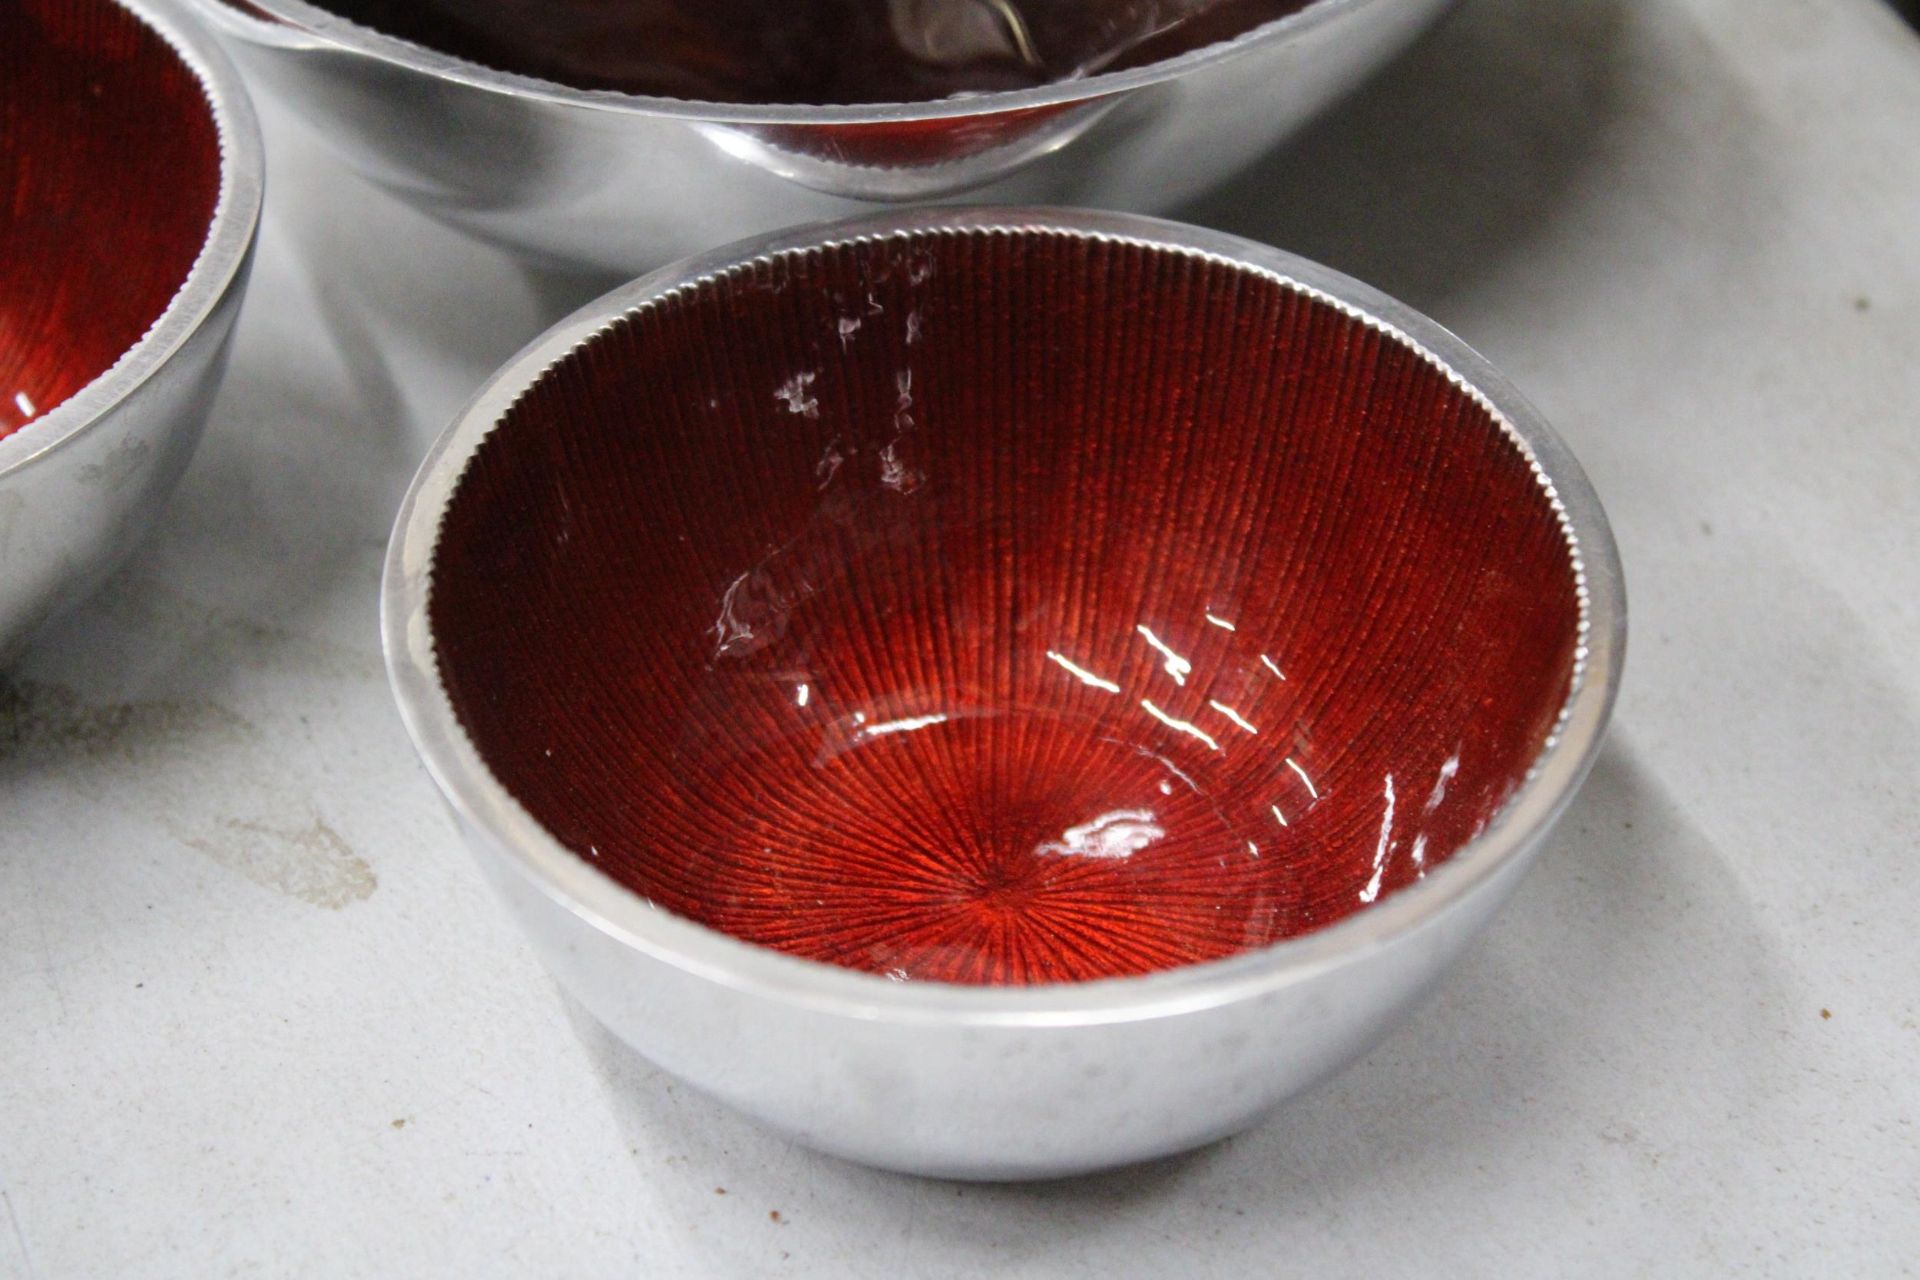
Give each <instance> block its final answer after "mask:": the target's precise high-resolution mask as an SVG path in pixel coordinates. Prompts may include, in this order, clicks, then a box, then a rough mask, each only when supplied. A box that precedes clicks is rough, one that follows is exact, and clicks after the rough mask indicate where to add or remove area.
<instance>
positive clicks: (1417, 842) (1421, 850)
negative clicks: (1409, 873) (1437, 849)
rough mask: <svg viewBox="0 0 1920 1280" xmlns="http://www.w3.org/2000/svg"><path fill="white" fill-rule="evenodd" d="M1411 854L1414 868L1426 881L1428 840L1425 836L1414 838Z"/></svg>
mask: <svg viewBox="0 0 1920 1280" xmlns="http://www.w3.org/2000/svg"><path fill="white" fill-rule="evenodd" d="M1411 854H1412V857H1413V865H1414V867H1415V868H1417V869H1418V872H1419V875H1420V876H1421V878H1422V879H1424V878H1425V877H1426V874H1427V838H1426V837H1425V836H1424V835H1421V836H1416V837H1414V841H1413V849H1412V851H1411Z"/></svg>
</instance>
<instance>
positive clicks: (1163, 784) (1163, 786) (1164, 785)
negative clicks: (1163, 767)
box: [1160, 778, 1173, 796]
mask: <svg viewBox="0 0 1920 1280" xmlns="http://www.w3.org/2000/svg"><path fill="white" fill-rule="evenodd" d="M1160 794H1161V795H1163V796H1170V795H1172V794H1173V784H1172V783H1171V782H1168V781H1167V780H1166V779H1165V778H1162V779H1160Z"/></svg>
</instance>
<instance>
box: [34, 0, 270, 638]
mask: <svg viewBox="0 0 1920 1280" xmlns="http://www.w3.org/2000/svg"><path fill="white" fill-rule="evenodd" d="M0 171H3V172H4V182H3V183H0V186H4V189H5V190H7V191H8V192H9V193H10V198H9V199H8V200H7V201H5V202H4V203H0V244H4V245H5V246H6V252H5V253H4V254H3V255H0V657H4V656H5V655H6V654H7V653H8V652H10V651H11V650H12V649H13V648H14V647H16V646H17V645H18V644H19V643H21V642H22V641H24V639H25V638H26V636H27V635H28V633H29V632H30V631H32V630H33V629H34V628H35V627H36V626H37V625H38V624H39V623H40V622H41V621H43V620H45V619H46V618H47V617H49V616H51V615H53V614H55V613H57V612H59V611H60V610H61V609H62V608H64V607H66V606H67V605H70V604H72V603H74V602H75V601H77V600H78V599H79V598H80V597H81V596H83V595H84V594H86V592H87V591H89V590H91V589H92V587H93V586H95V585H97V583H98V582H99V581H100V579H102V578H103V577H104V576H105V575H106V573H107V572H108V571H110V570H111V569H112V568H113V566H114V565H115V564H117V563H118V561H119V560H120V559H121V558H122V557H123V556H124V555H125V553H126V552H127V551H128V550H130V549H131V547H132V545H133V543H134V542H135V541H136V540H137V539H138V537H139V536H140V535H141V534H142V533H143V532H144V530H145V528H146V527H147V526H148V525H149V524H150V523H151V521H152V519H153V518H154V516H155V515H157V513H158V509H159V507H160V506H161V504H162V503H163V502H164V501H165V499H166V497H167V495H168V494H169V493H170V492H171V491H172V489H173V487H174V485H175V484H176V483H177V481H178V479H179V477H180V474H181V472H182V470H184V468H185V465H186V462H187V460H188V458H189V457H190V456H191V454H192V450H193V446H194V443H195V442H196V440H197V438H198V435H199V432H200V428H201V425H202V420H203V417H204V413H205V409H206V405H207V402H208V400H210V398H211V396H212V391H213V387H214V385H215V383H216V382H217V380H218V376H219V372H220V366H221V363H222V357H223V354H224V350H225V343H226V339H227V336H228V333H229V331H230V330H231V327H232V321H233V316H234V312H235V311H236V310H237V306H238V299H239V294H240V292H241V289H242V287H243V284H244V279H245V275H246V267H247V262H248V258H249V255H250V252H251V247H252V244H253V236H254V228H255V223H256V221H257V219H258V214H259V207H260V185H261V175H262V160H261V155H260V144H259V139H258V135H257V130H256V128H255V125H254V120H253V115H252V111H251V108H250V107H249V106H248V104H247V101H246V98H245V94H244V91H243V90H242V89H241V88H240V86H239V82H238V78H237V76H236V75H235V74H234V72H233V70H232V68H231V67H230V66H228V64H227V63H226V61H225V59H224V57H222V55H221V54H220V52H219V51H218V49H216V48H214V47H213V46H212V44H211V43H210V42H209V41H207V40H206V38H205V37H203V36H201V35H199V34H198V33H197V32H196V31H195V30H194V29H193V28H192V26H191V25H190V24H188V23H186V22H184V21H183V20H182V19H181V18H180V16H179V15H178V13H177V12H176V11H174V10H173V9H172V8H171V7H170V6H169V5H167V4H165V3H160V2H156V0H137V2H134V0H129V2H126V3H120V2H116V0H18V2H17V3H13V4H9V5H7V6H6V7H5V8H4V10H0Z"/></svg>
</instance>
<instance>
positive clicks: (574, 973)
mask: <svg viewBox="0 0 1920 1280" xmlns="http://www.w3.org/2000/svg"><path fill="white" fill-rule="evenodd" d="M457 817H458V815H456V818H457ZM461 825H462V829H463V834H464V835H465V837H466V839H467V841H468V844H469V845H470V846H471V847H472V848H473V850H474V851H475V853H476V855H477V857H478V860H479V862H480V865H481V867H482V869H483V870H484V871H485V872H486V874H487V876H488V878H489V880H490V881H491V882H492V883H493V885H494V887H495V888H496V889H497V890H498V891H499V892H500V894H501V895H502V897H503V898H504V899H505V900H506V902H507V904H508V906H509V908H510V909H511V910H512V912H513V914H514V916H515V917H516V918H517V919H518V920H519V922H520V924H521V925H522V927H524V928H525V929H526V931H527V934H528V936H529V937H530V938H531V939H532V940H533V944H534V947H535V949H536V951H537V952H538V953H539V955H540V957H541V959H542V960H543V961H544V962H545V964H546V965H547V967H548V969H549V970H550V971H551V972H552V973H553V975H554V976H555V978H556V979H558V981H559V982H560V984H561V986H562V987H564V988H565V989H566V990H567V991H568V992H569V993H570V994H571V995H572V996H573V997H574V998H576V999H577V1000H579V1002H580V1003H581V1004H582V1005H583V1006H585V1007H586V1009H587V1010H588V1011H589V1012H591V1013H592V1014H593V1015H594V1016H595V1017H596V1018H598V1019H599V1020H600V1021H601V1022H602V1023H603V1024H605V1025H606V1027H607V1028H608V1029H609V1030H610V1031H612V1032H613V1033H614V1034H615V1035H616V1036H617V1037H619V1038H620V1039H621V1040H622V1041H624V1042H625V1043H626V1044H628V1045H630V1046H631V1047H632V1048H634V1049H636V1050H638V1051H639V1052H640V1053H641V1054H642V1055H643V1056H645V1057H646V1058H647V1059H648V1060H650V1061H651V1062H653V1063H654V1064H655V1065H656V1066H658V1067H660V1068H661V1069H663V1070H665V1071H667V1072H669V1073H670V1074H672V1075H674V1076H676V1077H677V1078H679V1079H680V1080H683V1081H685V1082H686V1083H687V1084H689V1085H691V1086H693V1087H694V1088H697V1089H699V1090H701V1091H702V1092H704V1093H707V1094H709V1095H710V1096H712V1097H714V1098H716V1099H718V1100H720V1101H721V1102H724V1103H726V1104H727V1105H729V1106H731V1107H733V1108H735V1109H736V1110H739V1111H741V1112H743V1113H745V1114H746V1115H748V1116H750V1117H752V1118H753V1119H755V1120H757V1121H759V1122H760V1123H762V1124H765V1125H767V1126H768V1127H770V1128H772V1129H774V1130H777V1131H779V1132H781V1133H783V1134H785V1135H787V1136H789V1137H791V1138H793V1139H794V1140H796V1141H798V1142H800V1143H801V1144H803V1145H805V1146H809V1147H813V1148H815V1149H818V1150H822V1151H826V1152H829V1153H831V1154H833V1155H837V1156H841V1157H844V1158H846V1159H849V1160H854V1161H857V1162H859V1163H861V1164H867V1165H873V1166H875V1167H878V1168H883V1169H891V1170H896V1171H899V1172H902V1173H912V1174H920V1175H924V1176H929V1177H940V1178H958V1179H967V1180H979V1181H1007V1180H1024V1179H1040V1178H1054V1177H1063V1176H1068V1175H1074V1174H1084V1173H1092V1172H1096V1171H1099V1170H1102V1169H1109V1168H1115V1167H1118V1166H1121V1165H1126V1164H1131V1163H1135V1162H1138V1161H1142V1160H1150V1159H1153V1158H1156V1157H1160V1156H1167V1155H1172V1154H1175V1153H1177V1152H1181V1151H1186V1150H1189V1149H1191V1148H1194V1147H1198V1146H1201V1145H1204V1144H1206V1143H1208V1142H1212V1141H1214V1140H1216V1139H1219V1138H1223V1137H1226V1136H1228V1135H1229V1134H1233V1133H1237V1132H1239V1131H1241V1130H1243V1129H1245V1128H1247V1127H1248V1126H1250V1125H1252V1124H1254V1123H1256V1122H1257V1121H1259V1120H1260V1119H1261V1118H1262V1117H1264V1116H1265V1115H1266V1114H1267V1113H1268V1112H1270V1111H1271V1110H1273V1108H1275V1107H1277V1106H1278V1105H1280V1104H1281V1103H1283V1102H1285V1101H1286V1100H1287V1099H1288V1098H1290V1097H1292V1096H1294V1095H1295V1094H1298V1093H1300V1092H1301V1091H1303V1090H1305V1089H1307V1088H1310V1087H1311V1086H1313V1085H1314V1084H1316V1083H1318V1082H1319V1081H1321V1080H1323V1079H1325V1078H1326V1077H1328V1076H1330V1075H1332V1074H1333V1073H1335V1072H1337V1071H1338V1070H1340V1069H1341V1068H1342V1067H1344V1066H1346V1065H1348V1064H1349V1063H1351V1062H1352V1061H1354V1060H1355V1059H1356V1058H1358V1057H1359V1056H1360V1055H1361V1054H1363V1053H1365V1052H1366V1051H1367V1050H1368V1049H1369V1048H1371V1047H1372V1046H1373V1045H1374V1044H1375V1043H1376V1042H1378V1041H1379V1040H1380V1039H1381V1038H1382V1037H1383V1036H1385V1035H1386V1034H1387V1033H1388V1032H1389V1031H1391V1030H1392V1029H1393V1028H1394V1027H1395V1026H1396V1025H1398V1024H1399V1023H1400V1022H1402V1021H1403V1020H1404V1019H1405V1017H1406V1016H1407V1014H1408V1013H1410V1012H1411V1011H1412V1009H1413V1008H1414V1007H1415V1006H1416V1005H1417V1004H1418V1003H1419V1002H1420V1000H1421V999H1422V998H1423V997H1424V996H1425V995H1426V994H1427V993H1428V992H1429V991H1431V990H1432V989H1433V987H1434V985H1435V983H1436V982H1437V980H1438V979H1439V978H1440V976H1441V974H1442V973H1443V972H1444V971H1445V970H1446V969H1447V967H1448V966H1449V965H1450V964H1452V962H1453V961H1454V960H1455V958H1456V957H1457V956H1458V955H1459V954H1460V952H1461V951H1462V950H1463V949H1464V948H1465V947H1466V945H1467V943H1468V942H1470V941H1471V940H1472V939H1473V937H1474V936H1475V935H1476V934H1478V933H1479V932H1480V930H1481V929H1482V928H1484V927H1485V926H1486V924H1487V923H1488V922H1489V921H1490V920H1491V919H1492V918H1493V916H1494V915H1495V914H1496V913H1497V912H1498V910H1499V909H1500V907H1501V905H1502V904H1503V903H1504V902H1505V901H1506V900H1507V899H1508V898H1509V897H1510V896H1511V895H1512V892H1513V890H1514V888H1515V887H1516V886H1517V885H1518V884H1519V882H1520V879H1521V878H1522V876H1524V875H1525V873H1526V870H1527V867H1528V866H1529V865H1530V864H1531V863H1532V861H1533V859H1534V857H1535V856H1536V854H1537V851H1538V843H1537V842H1536V844H1535V845H1534V846H1533V847H1532V848H1529V849H1527V850H1525V851H1524V852H1523V853H1521V854H1520V855H1519V856H1516V857H1514V858H1513V859H1511V860H1510V861H1508V862H1507V863H1506V864H1505V865H1504V866H1503V867H1502V868H1501V869H1500V870H1499V872H1498V873H1497V874H1496V875H1494V876H1491V877H1489V878H1487V879H1486V880H1484V881H1482V882H1481V883H1479V884H1478V885H1476V886H1475V887H1474V890H1473V891H1472V892H1471V893H1468V894H1466V895H1463V896H1461V897H1460V898H1458V899H1456V900H1454V901H1452V902H1451V903H1449V904H1448V905H1447V907H1446V909H1445V910H1443V911H1441V912H1439V913H1437V914H1435V915H1434V916H1433V917H1432V918H1431V919H1429V920H1427V921H1426V922H1424V923H1423V924H1422V925H1421V926H1420V927H1419V928H1418V929H1416V930H1413V931H1411V932H1409V933H1406V934H1402V935H1400V936H1397V937H1395V938H1393V939H1391V940H1390V941H1388V942H1385V943H1383V944H1380V945H1377V946H1374V947H1371V948H1369V949H1365V950H1361V951H1356V952H1354V953H1352V954H1349V955H1346V956H1343V957H1342V958H1341V959H1340V960H1339V961H1337V962H1336V963H1334V964H1332V965H1329V966H1328V967H1325V968H1322V969H1319V970H1317V971H1313V972H1310V973H1308V974H1306V975H1304V976H1302V977H1301V978H1300V979H1299V980H1297V981H1295V982H1292V983H1290V984H1288V985H1286V986H1283V987H1279V988H1277V989H1272V990H1267V991H1264V992H1262V993H1259V994H1256V995H1250V996H1245V997H1241V998H1237V999H1232V1000H1229V1001H1225V1002H1221V1003H1214V1004H1209V1005H1206V1006H1204V1007H1198V1008H1194V1009H1192V1010H1190V1011H1183V1012H1171V1013H1160V1014H1156V1015H1152V1016H1146V1017H1138V1018H1124V1019H1113V1020H1088V1021H1084V1022H1078V1021H1053V1022H1042V1021H1035V1022H1033V1023H1031V1024H1027V1025H978V1024H969V1023H968V1022H966V1021H965V1020H961V1019H928V1020H924V1021H917V1022H903V1021H901V1020H898V1019H896V1018H894V1017H890V1016H887V1015H886V1014H884V1013H880V1012H878V1011H874V1012H873V1014H872V1016H859V1015H857V1014H855V1013H851V1012H848V1011H827V1010H823V1009H819V1008H813V1007H808V1006H807V1005H804V1004H801V1003H796V1002H793V1001H787V1000H779V999H771V998H768V997H767V996H765V995H763V994H758V993H754V992H749V991H745V990H741V989H739V988H737V987H734V986H732V985H730V984H728V983H727V982H725V981H723V980H715V979H714V978H711V977H708V976H705V975H701V974H698V973H694V972H690V971H689V970H687V969H684V968H681V967H679V966H676V965H674V964H672V963H669V962H667V961H665V960H662V959H659V958H656V957H655V956H653V955H650V954H648V953H646V952H644V951H642V950H640V949H638V948H636V947H633V946H631V945H629V944H628V943H627V942H625V941H622V940H621V939H619V938H617V937H615V936H613V935H612V934H610V933H609V932H607V931H605V930H603V929H602V928H600V927H599V926H598V925H597V924H595V923H593V922H592V921H590V920H589V919H587V918H586V917H584V916H582V915H581V914H578V913H577V912H576V911H575V910H574V909H572V908H571V907H569V906H567V905H566V904H564V903H562V902H560V901H558V900H557V899H555V898H554V897H552V896H550V895H549V894H548V893H547V892H546V891H545V890H544V889H542V888H541V887H539V886H538V885H536V883H535V882H534V881H533V880H532V879H531V878H530V877H528V876H527V875H525V874H524V872H523V870H522V869H521V864H520V863H519V862H518V860H516V859H515V858H514V857H513V856H512V855H511V854H510V853H509V852H508V851H507V850H506V849H504V848H503V847H502V846H501V845H500V843H499V842H498V840H497V839H496V838H495V837H494V836H493V835H491V834H490V833H488V832H487V831H485V830H483V829H481V828H480V827H479V826H477V825H476V824H472V823H468V822H466V821H464V820H461Z"/></svg>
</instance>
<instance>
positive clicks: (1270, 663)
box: [1260, 653, 1287, 680]
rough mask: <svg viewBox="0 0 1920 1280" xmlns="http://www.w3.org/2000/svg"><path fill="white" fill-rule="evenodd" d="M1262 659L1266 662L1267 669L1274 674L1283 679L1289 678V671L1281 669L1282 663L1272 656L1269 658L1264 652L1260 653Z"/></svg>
mask: <svg viewBox="0 0 1920 1280" xmlns="http://www.w3.org/2000/svg"><path fill="white" fill-rule="evenodd" d="M1260 661H1262V662H1264V663H1265V664H1266V665H1267V670H1269V671H1271V672H1273V674H1274V675H1276V676H1278V677H1280V678H1281V679H1282V680H1285V679H1286V678H1287V673H1286V672H1284V671H1282V670H1281V669H1280V664H1279V663H1277V662H1275V661H1274V660H1273V659H1272V658H1269V657H1268V656H1267V655H1266V654H1264V653H1263V654H1261V655H1260Z"/></svg>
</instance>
